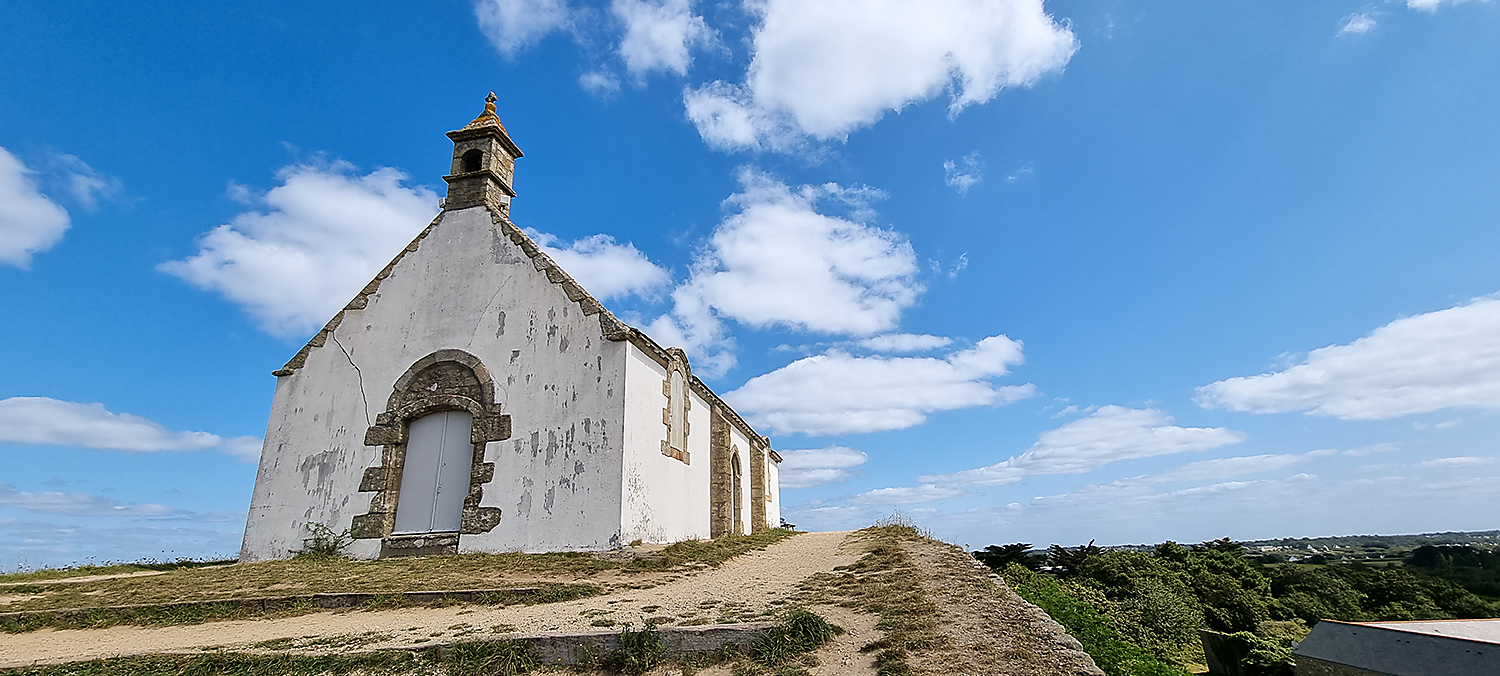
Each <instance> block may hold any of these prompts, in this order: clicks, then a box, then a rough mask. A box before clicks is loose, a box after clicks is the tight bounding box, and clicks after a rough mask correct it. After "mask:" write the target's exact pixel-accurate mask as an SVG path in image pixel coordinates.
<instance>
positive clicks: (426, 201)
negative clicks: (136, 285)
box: [159, 162, 437, 338]
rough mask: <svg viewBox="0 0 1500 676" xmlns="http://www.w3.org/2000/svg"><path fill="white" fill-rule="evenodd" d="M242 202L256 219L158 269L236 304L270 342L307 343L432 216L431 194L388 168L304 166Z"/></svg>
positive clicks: (216, 233) (240, 219)
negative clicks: (360, 169) (303, 338)
mask: <svg viewBox="0 0 1500 676" xmlns="http://www.w3.org/2000/svg"><path fill="white" fill-rule="evenodd" d="M277 178H278V179H279V180H280V181H281V185H279V186H276V187H274V188H272V189H271V190H269V191H268V192H266V193H265V194H263V195H253V194H247V195H244V196H243V197H244V198H245V199H248V200H251V201H252V202H253V203H254V204H255V205H257V206H259V207H261V208H262V209H260V210H254V211H247V212H245V213H242V214H240V215H238V216H235V217H234V218H233V219H231V220H230V222H229V223H227V224H225V225H221V226H219V227H217V228H214V229H213V230H210V231H208V232H207V233H205V234H204V235H203V236H202V237H201V238H199V241H198V253H197V254H194V255H193V256H190V257H188V258H185V259H182V260H177V261H170V262H167V263H163V264H161V265H160V266H159V269H161V270H162V271H164V272H167V273H169V274H172V275H175V276H177V277H179V278H181V279H183V280H184V281H187V282H188V283H190V284H192V285H194V286H196V287H198V288H200V289H204V290H207V291H217V292H219V293H221V294H223V295H224V296H225V297H226V298H228V299H229V300H232V301H234V302H235V303H238V304H239V305H240V306H241V307H242V308H244V310H245V311H246V312H248V313H249V314H250V316H251V317H253V318H254V319H255V320H256V322H257V323H258V324H259V325H260V328H261V329H262V330H264V331H266V332H267V333H270V334H271V335H274V336H277V337H281V338H296V337H301V336H305V335H307V334H309V333H311V332H313V331H315V330H316V329H317V328H318V327H321V326H322V325H323V324H324V323H325V322H327V321H328V318H329V317H332V316H333V314H334V313H335V312H338V310H339V308H341V307H343V306H344V305H345V304H346V303H348V302H349V299H350V298H353V297H354V294H355V293H357V292H358V291H359V290H360V289H361V288H363V287H364V285H365V284H367V283H369V281H370V280H371V279H373V278H374V277H375V274H376V273H377V272H379V271H380V269H381V268H383V267H384V266H385V264H386V263H388V262H390V259H391V257H392V256H394V255H395V253H396V252H398V251H400V250H401V249H402V248H403V247H405V246H406V244H407V243H408V242H410V241H411V239H412V238H413V237H415V236H416V235H417V233H419V232H421V231H422V228H423V227H424V226H425V225H427V223H428V222H429V221H430V220H431V219H432V217H433V215H434V214H435V213H437V195H436V194H435V193H433V191H432V190H430V189H428V188H425V187H422V186H407V185H405V184H404V182H405V181H406V178H407V177H406V174H404V173H402V172H400V171H398V170H396V169H390V168H383V169H377V170H375V171H372V172H370V173H368V174H364V175H361V174H359V173H358V172H356V171H355V169H354V166H353V165H350V164H348V163H347V162H334V163H331V164H324V165H309V164H301V165H295V166H290V167H286V168H284V169H282V170H281V171H280V172H278V173H277Z"/></svg>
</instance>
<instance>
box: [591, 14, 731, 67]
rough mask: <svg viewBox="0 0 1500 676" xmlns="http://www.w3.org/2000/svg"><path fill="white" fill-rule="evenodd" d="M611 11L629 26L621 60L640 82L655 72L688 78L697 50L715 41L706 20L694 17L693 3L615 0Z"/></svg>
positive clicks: (621, 47) (624, 39)
mask: <svg viewBox="0 0 1500 676" xmlns="http://www.w3.org/2000/svg"><path fill="white" fill-rule="evenodd" d="M610 10H611V11H613V12H614V15H615V18H617V19H619V20H620V22H621V23H623V24H624V25H625V34H624V35H623V36H622V37H621V38H620V49H619V51H620V58H621V59H623V60H624V61H625V69H626V70H627V71H629V72H630V75H631V76H632V77H635V78H637V79H640V78H643V77H645V76H646V75H649V74H650V73H651V72H653V71H666V72H669V73H676V74H678V75H687V70H688V66H690V65H692V63H693V56H692V50H693V48H694V47H697V46H702V45H707V44H710V43H712V42H713V39H714V31H713V29H711V28H709V27H708V24H707V23H705V22H704V21H703V17H701V16H698V15H696V14H693V0H614V2H613V3H611V5H610Z"/></svg>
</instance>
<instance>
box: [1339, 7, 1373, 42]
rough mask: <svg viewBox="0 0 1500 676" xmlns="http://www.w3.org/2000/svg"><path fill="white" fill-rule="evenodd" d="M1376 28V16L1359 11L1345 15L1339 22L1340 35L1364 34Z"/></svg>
mask: <svg viewBox="0 0 1500 676" xmlns="http://www.w3.org/2000/svg"><path fill="white" fill-rule="evenodd" d="M1374 29H1375V16H1374V15H1372V14H1369V13H1367V12H1359V13H1355V14H1350V15H1349V16H1346V17H1344V20H1343V21H1342V22H1340V23H1339V35H1340V36H1343V35H1364V34H1365V33H1368V32H1370V31H1372V30H1374Z"/></svg>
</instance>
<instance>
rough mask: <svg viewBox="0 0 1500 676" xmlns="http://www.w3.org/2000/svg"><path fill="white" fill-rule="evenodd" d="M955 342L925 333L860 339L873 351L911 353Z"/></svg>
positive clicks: (890, 334) (889, 334)
mask: <svg viewBox="0 0 1500 676" xmlns="http://www.w3.org/2000/svg"><path fill="white" fill-rule="evenodd" d="M952 343H953V339H952V338H948V337H946V336H932V335H928V334H925V333H887V334H885V335H880V336H872V337H869V338H866V339H864V340H861V341H859V346H860V347H862V348H864V349H866V350H869V351H871V352H891V353H911V352H926V351H928V350H936V349H938V348H940V347H948V346H949V345H951V344H952Z"/></svg>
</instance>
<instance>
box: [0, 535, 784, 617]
mask: <svg viewBox="0 0 1500 676" xmlns="http://www.w3.org/2000/svg"><path fill="white" fill-rule="evenodd" d="M791 535H793V533H792V531H786V530H782V529H772V530H768V531H763V532H760V533H756V534H754V535H745V536H728V537H722V538H719V539H716V540H704V541H688V542H679V543H677V544H674V545H671V546H668V547H666V548H664V549H662V550H661V551H660V552H658V553H657V554H655V555H653V556H648V557H644V558H638V559H634V560H628V561H616V560H606V559H602V558H599V557H596V556H594V555H592V554H588V553H580V552H565V553H555V554H462V555H458V556H434V557H426V558H411V559H382V560H377V561H351V560H348V559H342V558H335V557H326V558H307V557H304V558H296V559H287V560H283V561H264V562H260V563H237V564H233V565H221V566H209V567H180V568H176V569H173V570H169V571H168V572H166V573H165V574H163V575H152V576H148V577H120V578H114V579H108V580H96V581H90V582H80V583H77V584H19V585H13V586H8V587H6V588H5V592H6V593H7V594H14V595H31V596H33V598H30V599H26V600H22V601H18V602H15V603H10V604H7V605H4V606H0V610H3V611H6V612H10V611H23V610H54V609H60V608H97V607H102V606H119V605H140V604H148V605H149V604H166V603H175V602H182V601H219V600H231V599H243V598H255V597H265V596H301V595H306V594H320V593H347V592H356V593H389V594H396V593H400V592H407V591H441V590H450V589H495V588H503V587H512V586H518V580H519V581H521V582H522V583H524V584H526V585H527V586H531V584H530V583H531V582H532V581H535V580H551V581H557V582H578V581H582V580H587V579H589V578H592V577H594V576H596V575H599V574H600V573H606V572H611V571H613V572H617V573H619V574H621V575H623V576H625V577H626V580H625V582H627V583H628V580H629V578H630V576H631V575H632V574H650V573H661V572H675V571H682V570H683V569H685V568H687V567H693V566H697V567H702V566H718V565H719V564H721V563H723V562H724V561H727V560H729V559H730V558H732V557H734V556H737V555H739V554H743V553H745V552H748V551H753V550H757V549H762V548H765V547H766V546H768V545H771V544H774V543H776V542H779V541H781V540H783V539H785V538H787V537H790V536H791ZM123 568H125V567H121V566H114V567H110V568H109V569H104V568H99V569H93V570H90V569H84V568H74V569H69V570H68V571H60V572H78V573H80V574H88V575H98V574H102V573H104V572H105V571H106V570H109V571H110V572H131V571H128V570H123ZM44 572H46V571H37V572H35V573H26V574H24V575H26V576H36V575H41V574H42V573H44ZM6 577H7V579H9V578H13V577H16V576H6ZM27 579H28V580H33V581H40V580H41V579H42V578H36V577H29V578H27ZM54 579H55V578H54ZM13 581H14V580H13Z"/></svg>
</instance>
